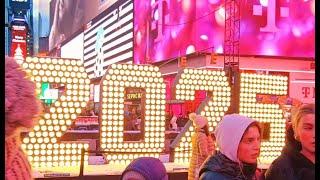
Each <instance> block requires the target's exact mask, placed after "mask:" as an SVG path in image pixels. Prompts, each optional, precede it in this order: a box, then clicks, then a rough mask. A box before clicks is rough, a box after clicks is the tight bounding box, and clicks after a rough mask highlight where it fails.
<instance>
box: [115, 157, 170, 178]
mask: <svg viewBox="0 0 320 180" xmlns="http://www.w3.org/2000/svg"><path fill="white" fill-rule="evenodd" d="M120 179H121V180H133V179H134V180H168V175H167V171H166V168H165V167H164V165H163V163H162V162H161V161H160V160H159V159H157V158H153V157H140V158H137V159H135V160H133V161H132V162H131V163H130V164H129V165H128V166H127V167H126V169H125V170H124V171H123V172H122V175H121V178H120Z"/></svg>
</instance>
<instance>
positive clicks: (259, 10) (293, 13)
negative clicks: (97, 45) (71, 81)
mask: <svg viewBox="0 0 320 180" xmlns="http://www.w3.org/2000/svg"><path fill="white" fill-rule="evenodd" d="M134 3H135V5H134V6H135V7H134V8H135V19H134V25H135V27H134V61H135V63H142V64H143V63H145V62H146V61H148V60H150V61H151V62H159V61H163V60H167V59H170V58H175V57H178V56H181V55H185V54H187V53H192V52H194V51H202V50H205V51H207V52H211V51H215V52H218V53H222V52H223V43H224V31H225V27H224V26H225V24H224V22H225V15H224V13H225V8H224V0H202V1H196V0H180V1H179V0H177V1H170V0H151V1H149V0H135V1H134ZM238 9H239V8H237V9H236V11H238ZM240 10H241V12H240V22H241V25H240V54H242V55H267V56H284V57H314V51H315V41H314V39H315V35H314V32H315V31H314V29H315V1H314V0H269V1H268V0H246V1H241V4H240ZM227 16H228V14H227Z"/></svg>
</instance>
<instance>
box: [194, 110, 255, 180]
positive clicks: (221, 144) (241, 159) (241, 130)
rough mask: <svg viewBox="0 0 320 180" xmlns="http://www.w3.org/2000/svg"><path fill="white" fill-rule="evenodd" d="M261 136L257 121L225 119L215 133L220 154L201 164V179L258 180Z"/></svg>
mask: <svg viewBox="0 0 320 180" xmlns="http://www.w3.org/2000/svg"><path fill="white" fill-rule="evenodd" d="M260 133H261V130H260V126H259V124H258V122H257V121H254V120H252V119H250V118H248V117H246V116H242V115H238V114H231V115H226V116H224V117H223V119H222V120H221V121H220V122H219V123H218V125H217V127H216V130H215V136H216V142H217V145H218V148H219V150H220V151H219V152H218V153H217V154H216V155H215V156H211V157H209V158H208V159H207V160H206V161H205V162H204V163H203V165H202V167H201V170H200V179H201V180H209V179H214V180H228V179H238V180H242V179H243V180H251V179H257V177H256V168H257V158H258V156H259V153H260V143H261V141H260Z"/></svg>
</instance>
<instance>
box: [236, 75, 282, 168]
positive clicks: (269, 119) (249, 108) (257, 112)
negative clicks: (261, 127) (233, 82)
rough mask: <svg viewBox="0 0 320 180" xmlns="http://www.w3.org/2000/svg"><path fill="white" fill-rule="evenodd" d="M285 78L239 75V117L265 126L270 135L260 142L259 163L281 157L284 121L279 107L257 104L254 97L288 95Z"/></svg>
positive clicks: (269, 161)
mask: <svg viewBox="0 0 320 180" xmlns="http://www.w3.org/2000/svg"><path fill="white" fill-rule="evenodd" d="M287 90H288V77H287V76H274V75H260V74H247V73H242V74H241V84H240V106H239V108H240V109H239V113H240V114H243V115H246V116H248V117H251V118H253V119H255V120H257V121H259V122H263V123H266V124H268V126H269V128H268V129H269V130H270V134H269V137H268V139H266V140H262V143H261V151H260V157H259V160H260V162H262V163H271V162H272V161H273V160H274V159H275V158H276V157H278V156H279V155H280V154H281V150H282V147H283V146H284V141H285V119H284V117H283V114H282V110H281V109H280V106H279V104H262V103H257V102H256V96H257V94H268V95H279V96H280V95H287Z"/></svg>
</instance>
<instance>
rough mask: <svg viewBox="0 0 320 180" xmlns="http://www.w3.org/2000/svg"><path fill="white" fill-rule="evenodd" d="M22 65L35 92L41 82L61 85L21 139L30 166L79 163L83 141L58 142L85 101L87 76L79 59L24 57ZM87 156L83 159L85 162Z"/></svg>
mask: <svg viewBox="0 0 320 180" xmlns="http://www.w3.org/2000/svg"><path fill="white" fill-rule="evenodd" d="M22 67H23V68H24V69H25V70H26V71H27V73H29V74H31V75H32V76H31V80H32V81H34V82H35V83H36V87H37V92H38V93H39V91H40V88H41V83H42V82H48V83H58V84H64V85H65V93H64V94H63V95H61V97H60V98H59V99H58V100H57V101H56V102H55V103H54V104H52V106H51V107H50V110H49V112H45V113H44V115H43V116H42V117H41V119H40V120H39V123H38V124H37V125H36V126H35V127H34V128H33V130H31V131H30V132H29V133H28V135H27V137H25V138H24V139H23V144H22V148H23V149H24V150H25V152H26V153H27V155H28V159H29V161H30V162H31V163H32V165H33V166H35V167H39V166H41V167H42V166H49V167H50V166H74V165H78V164H79V163H80V158H81V156H80V155H81V149H82V148H83V147H84V148H85V149H87V148H88V143H85V142H79V141H77V142H60V140H59V138H60V137H61V136H62V135H63V133H64V132H66V130H67V128H68V126H70V125H71V124H72V121H73V120H75V119H76V118H77V115H78V114H79V113H80V112H81V109H82V108H83V107H85V106H86V105H87V102H88V101H89V95H90V92H89V90H90V80H89V79H88V78H87V73H86V72H85V70H84V67H83V64H82V62H81V61H79V60H69V59H50V58H37V57H33V58H31V57H27V58H26V61H25V62H24V63H23V64H22ZM87 158H88V157H87V156H85V160H86V162H87Z"/></svg>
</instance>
